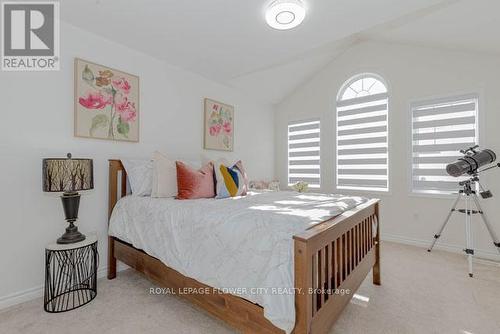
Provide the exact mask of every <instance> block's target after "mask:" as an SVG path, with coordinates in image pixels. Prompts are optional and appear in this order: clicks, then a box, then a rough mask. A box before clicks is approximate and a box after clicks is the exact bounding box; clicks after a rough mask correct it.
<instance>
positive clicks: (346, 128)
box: [336, 74, 389, 191]
mask: <svg viewBox="0 0 500 334" xmlns="http://www.w3.org/2000/svg"><path fill="white" fill-rule="evenodd" d="M388 102H389V99H388V94H387V88H386V85H385V84H384V83H383V82H382V79H381V78H379V77H377V76H375V75H372V74H364V75H361V76H356V77H355V78H353V79H351V80H349V81H347V82H346V83H345V84H344V86H343V88H341V90H340V92H339V95H338V98H337V169H336V170H337V179H336V184H337V189H353V190H365V191H366V190H368V191H372V190H375V191H388V190H389V179H388V175H389V171H388V121H387V117H388V115H387V114H388Z"/></svg>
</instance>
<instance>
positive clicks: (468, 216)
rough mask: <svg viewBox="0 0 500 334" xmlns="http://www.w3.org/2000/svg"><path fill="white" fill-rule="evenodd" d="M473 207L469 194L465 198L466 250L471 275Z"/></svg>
mask: <svg viewBox="0 0 500 334" xmlns="http://www.w3.org/2000/svg"><path fill="white" fill-rule="evenodd" d="M471 214H472V212H471V207H470V203H469V196H468V195H467V197H466V198H465V237H466V239H467V248H466V249H465V250H464V251H465V254H467V262H468V264H469V277H472V276H473V273H472V257H473V256H474V249H473V248H472V247H473V246H472V229H471Z"/></svg>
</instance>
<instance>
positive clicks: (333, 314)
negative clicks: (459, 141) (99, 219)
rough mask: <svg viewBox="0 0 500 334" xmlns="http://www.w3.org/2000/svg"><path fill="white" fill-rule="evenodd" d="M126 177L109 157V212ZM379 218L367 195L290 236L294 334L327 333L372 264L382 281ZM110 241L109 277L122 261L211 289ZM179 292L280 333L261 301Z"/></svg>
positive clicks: (230, 318) (243, 324)
mask: <svg viewBox="0 0 500 334" xmlns="http://www.w3.org/2000/svg"><path fill="white" fill-rule="evenodd" d="M118 181H120V182H118ZM126 181H127V176H126V173H125V170H124V168H123V165H122V164H121V162H120V161H119V160H110V161H109V216H111V213H112V211H113V208H114V206H115V204H116V202H117V201H118V199H119V195H120V197H123V196H126V194H127V189H126V184H127V182H126ZM378 222H379V201H378V200H370V201H369V202H367V203H364V204H362V205H360V206H358V207H356V208H355V209H353V210H349V211H346V212H344V213H343V214H342V215H340V216H338V217H335V218H332V219H330V220H328V221H326V222H323V223H321V224H318V225H316V226H314V227H312V228H310V229H308V230H307V231H304V232H303V233H300V234H298V235H296V236H294V245H295V273H294V275H295V288H296V296H295V308H296V323H295V329H294V331H293V332H294V333H295V334H319V333H327V332H328V330H329V329H330V327H331V326H332V324H333V323H334V322H335V321H336V319H337V318H338V316H339V315H340V313H341V312H342V310H343V309H344V307H345V306H346V304H347V303H348V302H349V300H350V299H351V298H352V296H353V294H354V292H355V291H356V290H357V289H358V287H359V285H360V284H361V282H363V280H364V279H365V277H366V276H367V275H368V273H369V272H370V270H372V268H373V283H374V284H377V285H379V284H380V262H379V257H380V250H379V247H380V244H379V240H380V239H379V238H380V234H379V223H378ZM108 241H109V246H108V278H109V279H113V278H115V277H116V260H120V261H122V262H124V263H126V264H128V265H129V266H131V267H133V268H135V269H136V270H138V271H139V272H141V273H143V274H145V275H146V276H147V277H149V278H150V279H152V280H154V281H156V282H157V283H159V284H160V285H162V286H163V287H166V288H171V289H177V290H178V289H180V288H183V287H184V288H210V287H208V286H206V285H204V284H203V283H200V282H198V281H196V280H194V279H192V278H189V277H186V276H183V275H182V274H180V273H178V272H177V271H175V270H174V269H172V268H169V267H168V266H166V265H165V264H163V263H162V262H161V261H159V260H158V259H156V258H154V257H151V256H150V255H148V254H146V253H144V252H143V251H141V250H138V249H136V248H134V247H133V246H132V245H129V244H127V243H124V242H122V241H120V240H118V239H116V238H113V237H109V240H108ZM211 289H212V288H211ZM213 291H216V289H213ZM181 296H183V297H185V298H187V299H189V300H191V301H192V302H193V303H195V304H196V305H198V306H200V307H202V308H203V309H205V310H206V311H208V312H210V313H211V314H212V315H214V316H216V317H218V318H220V319H222V320H223V321H225V322H227V323H228V324H229V325H231V326H233V327H235V328H236V329H238V330H240V331H241V332H244V333H284V331H283V330H281V329H279V328H277V327H275V326H274V325H272V324H271V323H270V322H269V321H268V320H267V319H266V318H265V317H264V312H263V308H262V307H261V306H259V305H256V304H254V303H251V302H249V301H247V300H245V299H243V298H240V297H237V296H234V295H230V294H223V293H220V292H217V293H213V294H203V295H199V294H198V295H190V294H181Z"/></svg>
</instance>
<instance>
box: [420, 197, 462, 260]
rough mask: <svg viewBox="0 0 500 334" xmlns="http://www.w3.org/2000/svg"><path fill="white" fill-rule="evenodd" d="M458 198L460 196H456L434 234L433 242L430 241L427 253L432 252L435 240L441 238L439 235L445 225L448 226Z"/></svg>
mask: <svg viewBox="0 0 500 334" xmlns="http://www.w3.org/2000/svg"><path fill="white" fill-rule="evenodd" d="M460 196H462V195H461V194H458V196H457V199H456V200H455V202H454V203H453V206H452V207H451V210H450V212H448V215H447V216H446V218H445V220H444V222H443V225H441V227H440V228H439V231H438V233H436V234H434V240H432V243H431V245H430V247H429V248H428V249H427V251H428V252H430V251H432V249H433V248H434V245H435V244H436V242H437V239H439V237H440V236H441V233H443V230H444V228H445V227H446V224H448V221H449V220H450V217H451V214H452V213H453V212H454V211H455V209H456V208H457V204H458V201H459V200H460Z"/></svg>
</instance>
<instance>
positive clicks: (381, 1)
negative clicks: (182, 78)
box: [61, 0, 500, 103]
mask: <svg viewBox="0 0 500 334" xmlns="http://www.w3.org/2000/svg"><path fill="white" fill-rule="evenodd" d="M303 1H304V2H305V3H306V5H307V9H308V11H307V16H306V19H305V20H304V22H303V23H302V25H301V26H299V27H297V28H295V29H292V30H289V31H278V30H274V29H272V28H270V27H268V26H267V25H266V23H265V20H264V11H265V8H266V7H267V5H268V4H269V2H270V0H192V1H185V0H177V1H173V0H140V1H139V0H65V1H63V2H62V3H61V16H62V19H63V20H64V21H66V22H68V23H70V24H73V25H75V26H78V27H80V28H82V29H85V30H87V31H91V32H93V33H96V34H99V35H102V36H103V37H106V38H108V39H111V40H114V41H116V42H119V43H121V44H124V45H126V46H128V47H130V48H134V49H137V50H139V51H142V52H144V53H146V54H149V55H151V56H154V57H156V58H159V59H162V60H164V61H165V62H167V63H169V64H172V65H175V66H178V67H181V68H183V69H186V70H188V71H192V72H195V73H198V74H200V75H202V76H204V77H207V78H209V79H211V80H214V81H216V82H219V83H221V84H225V85H228V86H232V87H235V88H237V89H240V90H242V91H244V92H245V93H247V94H248V95H250V96H253V97H256V98H258V99H260V100H262V101H264V102H268V103H278V102H280V101H281V100H282V99H283V98H284V97H285V96H287V95H288V94H289V93H290V92H292V91H293V90H294V89H295V88H296V87H297V86H298V85H300V84H301V83H302V82H304V81H305V80H307V79H308V78H309V77H310V76H312V75H313V74H314V73H316V72H317V71H318V70H320V69H321V68H322V67H324V66H325V65H326V64H327V63H329V62H330V61H331V60H332V59H333V58H334V57H335V56H336V55H338V54H340V53H342V52H343V51H344V50H345V49H346V48H348V47H350V46H351V45H352V44H354V43H356V42H357V41H358V39H359V38H360V36H364V38H366V37H373V38H379V39H389V40H395V41H401V40H409V41H415V42H421V43H423V42H424V41H423V40H426V41H428V40H430V42H435V43H440V42H441V38H440V37H439V34H435V31H433V29H434V28H433V27H437V28H439V29H442V30H443V31H446V32H445V33H443V35H444V36H446V37H447V38H448V39H449V40H450V41H452V42H453V44H457V45H459V44H460V43H461V42H462V40H461V36H455V35H456V34H454V31H455V30H454V29H455V28H456V26H457V25H464V24H467V23H468V21H470V19H471V16H472V15H470V12H469V13H468V12H467V9H466V8H465V7H456V6H463V3H468V6H469V7H470V6H471V3H472V5H473V4H474V3H481V4H480V6H479V7H481V10H482V11H484V12H485V14H492V13H498V2H500V1H498V0H474V1H472V0H462V1H455V0H405V1H401V0H377V1H375V0H370V1H368V0H303ZM488 4H491V5H495V6H496V7H497V10H495V11H490V10H488ZM453 8H454V9H453ZM449 10H452V11H451V13H452V14H453V15H458V18H457V20H455V19H454V18H453V15H451V16H450V15H449V14H443V13H447V12H448V11H449ZM468 14H469V15H468ZM490 19H493V16H490ZM495 19H496V20H497V18H496V17H495ZM422 20H423V21H422ZM447 20H448V23H444V24H443V22H446V21H447ZM474 21H478V20H474ZM479 21H482V20H479ZM419 22H424V23H419ZM487 22H489V21H487ZM447 24H448V25H447ZM489 24H491V22H489ZM405 25H406V26H407V27H408V28H405ZM423 28H425V29H423ZM405 29H406V30H405ZM484 29H486V26H485V28H484ZM464 30H465V31H464V33H465V34H466V35H467V37H468V38H470V39H473V40H474V41H476V43H477V44H478V45H479V46H481V47H482V46H485V45H486V44H487V40H486V38H482V39H480V40H479V41H477V40H476V39H474V37H475V36H474V33H473V32H472V31H468V30H467V29H466V28H465V29H464ZM429 35H431V36H429ZM495 35H496V38H498V34H495ZM495 47H496V48H500V44H499V43H498V41H496V45H495Z"/></svg>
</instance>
